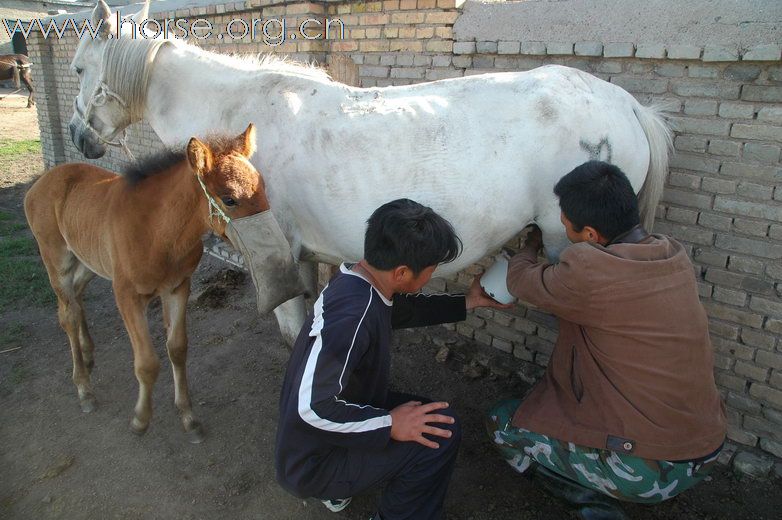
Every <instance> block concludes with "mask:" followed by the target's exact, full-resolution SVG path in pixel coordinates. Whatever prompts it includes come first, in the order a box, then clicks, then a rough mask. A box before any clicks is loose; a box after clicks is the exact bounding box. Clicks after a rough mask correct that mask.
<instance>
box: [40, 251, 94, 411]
mask: <svg viewBox="0 0 782 520" xmlns="http://www.w3.org/2000/svg"><path fill="white" fill-rule="evenodd" d="M41 257H42V258H43V261H44V265H45V266H46V271H47V272H48V273H49V281H50V283H51V285H52V289H54V293H55V294H56V295H57V316H58V318H59V320H60V326H61V327H62V328H63V330H64V331H65V333H66V334H67V335H68V341H69V343H70V346H71V358H72V359H73V383H74V384H75V385H76V390H77V391H78V393H79V402H80V404H81V409H82V411H83V412H85V413H89V412H92V411H93V410H95V394H93V392H92V384H91V383H90V371H89V369H88V368H87V366H86V365H85V362H84V361H85V360H84V355H83V350H82V349H83V345H82V343H81V337H82V336H81V333H80V328H81V324H82V323H84V321H85V319H84V308H83V307H82V305H81V298H80V297H79V296H78V293H77V291H76V288H75V283H74V282H75V277H76V274H77V273H78V272H80V271H81V270H86V267H84V265H83V264H82V263H81V262H80V261H79V260H78V259H77V258H76V256H75V255H74V254H73V253H71V252H70V251H68V250H67V246H66V245H65V243H64V241H63V242H62V243H61V244H56V245H53V246H52V247H46V246H45V245H43V244H42V247H41ZM85 283H86V282H85ZM82 289H83V287H82ZM90 341H92V340H90Z"/></svg>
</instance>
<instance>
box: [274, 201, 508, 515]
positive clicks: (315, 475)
mask: <svg viewBox="0 0 782 520" xmlns="http://www.w3.org/2000/svg"><path fill="white" fill-rule="evenodd" d="M460 247H461V243H460V241H459V238H458V237H457V236H456V234H455V233H454V230H453V228H452V227H451V225H450V224H449V223H448V222H447V221H446V220H444V219H443V218H442V217H440V216H439V215H437V213H435V212H434V211H432V210H431V209H430V208H427V207H425V206H422V205H420V204H418V203H416V202H413V201H410V200H407V199H400V200H396V201H393V202H389V203H388V204H385V205H383V206H381V207H380V208H378V209H377V210H376V211H375V212H374V213H373V214H372V216H371V217H370V219H369V221H368V226H367V232H366V236H365V241H364V255H365V258H364V259H363V260H361V261H360V262H358V263H356V264H352V265H349V264H343V265H342V266H341V267H340V270H339V272H338V273H337V274H336V275H334V277H333V278H332V279H331V281H330V282H329V284H328V285H327V286H326V288H325V289H323V292H321V294H320V296H319V298H318V300H317V302H316V303H315V309H314V315H313V316H311V317H310V318H309V319H308V320H307V322H306V323H305V325H304V327H303V328H302V331H301V333H300V334H299V337H298V339H297V341H296V344H295V346H294V348H293V353H292V355H291V359H290V362H289V364H288V369H287V372H286V374H285V382H284V383H283V387H282V392H281V395H280V421H279V428H278V431H277V442H276V454H275V458H276V466H277V479H278V481H279V482H280V484H281V485H282V486H283V487H284V488H285V489H286V490H288V491H289V492H291V493H292V494H294V495H296V496H299V497H317V498H319V499H321V500H323V501H324V504H326V506H327V507H328V508H329V509H330V510H332V511H339V510H341V509H343V508H344V507H346V506H347V504H348V503H349V501H350V497H352V496H353V495H355V494H357V493H360V492H362V491H364V490H366V489H367V488H369V487H371V486H373V485H375V484H379V483H382V484H384V485H385V488H384V490H383V493H382V496H381V499H380V507H379V512H378V514H377V515H376V516H375V517H374V518H376V519H380V518H382V520H401V519H415V520H426V519H438V518H441V517H442V510H443V501H444V499H445V493H446V490H447V488H448V482H449V480H450V477H451V472H452V470H453V465H454V462H455V461H456V452H457V449H458V445H459V440H460V437H461V430H460V427H459V424H458V422H457V420H456V418H455V417H454V415H453V413H452V412H451V411H450V409H449V408H448V403H443V402H428V400H426V399H421V398H415V397H413V396H408V395H404V394H397V393H394V392H389V390H388V380H389V362H390V355H391V354H390V344H391V329H393V328H406V327H419V326H425V325H435V324H438V323H447V322H454V321H459V320H463V319H464V318H465V316H466V311H467V310H468V309H472V308H474V307H478V306H490V307H500V308H506V307H508V306H503V305H500V304H498V303H497V302H496V301H494V300H492V299H491V298H489V297H488V296H486V295H485V293H483V291H482V289H481V287H480V285H478V279H477V278H476V280H475V281H474V282H473V284H472V287H471V288H470V291H469V292H468V294H467V295H466V296H465V295H445V294H444V295H422V294H413V293H417V292H418V291H420V290H421V288H422V287H423V286H424V285H425V284H426V283H427V282H428V281H429V279H430V278H431V276H432V273H433V271H434V270H435V268H436V267H437V265H438V264H440V263H444V262H450V261H452V260H454V259H455V258H456V257H457V256H458V255H459V253H460Z"/></svg>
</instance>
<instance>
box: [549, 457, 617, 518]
mask: <svg viewBox="0 0 782 520" xmlns="http://www.w3.org/2000/svg"><path fill="white" fill-rule="evenodd" d="M534 480H535V481H536V482H537V483H538V484H539V485H540V486H541V487H542V488H543V489H545V490H546V491H547V492H548V493H549V494H550V495H553V496H555V497H557V498H560V499H562V500H564V501H565V502H568V503H570V504H571V505H574V506H576V507H577V508H578V517H579V518H581V519H583V520H627V517H626V516H625V514H624V511H622V508H621V507H620V506H619V503H618V502H617V501H616V500H614V499H612V498H611V497H608V496H606V495H604V494H603V493H600V492H599V491H595V490H594V489H590V488H588V487H584V486H582V485H581V484H579V483H578V482H575V481H573V480H570V479H569V478H566V477H563V476H562V475H560V474H559V473H556V472H554V471H551V470H550V469H548V468H546V467H545V466H540V465H539V466H537V467H536V468H535V474H534Z"/></svg>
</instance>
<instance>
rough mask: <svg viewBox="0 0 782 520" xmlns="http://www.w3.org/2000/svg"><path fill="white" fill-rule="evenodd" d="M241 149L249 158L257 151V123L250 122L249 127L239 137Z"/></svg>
mask: <svg viewBox="0 0 782 520" xmlns="http://www.w3.org/2000/svg"><path fill="white" fill-rule="evenodd" d="M238 141H239V146H238V148H239V151H240V152H241V154H242V155H244V156H245V157H247V158H248V159H249V158H250V157H251V156H252V154H254V153H255V125H254V124H252V123H250V124H249V125H247V129H246V130H245V131H244V133H242V134H241V135H240V136H239V137H238Z"/></svg>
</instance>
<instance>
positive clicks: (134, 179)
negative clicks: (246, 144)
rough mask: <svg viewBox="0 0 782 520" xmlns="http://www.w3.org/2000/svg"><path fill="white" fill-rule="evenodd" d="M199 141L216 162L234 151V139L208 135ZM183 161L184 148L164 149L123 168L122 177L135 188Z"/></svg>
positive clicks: (185, 159) (185, 150)
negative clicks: (204, 145) (208, 150)
mask: <svg viewBox="0 0 782 520" xmlns="http://www.w3.org/2000/svg"><path fill="white" fill-rule="evenodd" d="M201 141H202V142H203V143H204V144H206V146H207V147H208V148H209V149H210V150H211V151H212V155H213V156H214V157H215V159H217V160H219V158H220V157H222V156H225V155H228V154H229V153H231V152H233V151H236V138H235V137H231V136H225V135H210V136H208V137H207V138H206V139H203V140H201ZM184 161H187V148H186V147H183V148H182V149H181V150H171V149H169V148H164V149H162V150H160V151H158V152H155V153H153V154H151V155H148V156H146V157H144V158H143V159H141V160H139V161H138V162H136V163H135V164H133V165H131V166H129V167H127V168H125V170H124V171H123V172H122V176H123V177H124V178H125V181H126V182H127V183H128V185H130V186H136V185H138V184H139V183H140V182H142V181H144V180H145V179H148V178H150V177H154V176H155V175H158V174H160V173H163V172H165V171H168V170H170V169H171V168H173V167H175V166H177V165H179V164H180V163H182V162H184Z"/></svg>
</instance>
